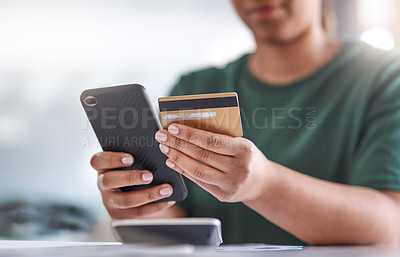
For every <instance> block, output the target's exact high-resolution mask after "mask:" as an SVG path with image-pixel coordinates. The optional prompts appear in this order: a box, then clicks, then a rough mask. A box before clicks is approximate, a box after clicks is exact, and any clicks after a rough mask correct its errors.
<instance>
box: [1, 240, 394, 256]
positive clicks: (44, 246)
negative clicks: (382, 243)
mask: <svg viewBox="0 0 400 257" xmlns="http://www.w3.org/2000/svg"><path fill="white" fill-rule="evenodd" d="M246 249H247V251H237V249H236V250H235V251H216V250H211V249H204V248H195V247H193V246H190V245H182V246H169V247H168V246H164V247H155V246H152V247H148V246H147V247H145V246H140V245H122V244H120V243H63V242H38V241H0V256H17V257H18V256H21V257H25V256H40V257H47V256H49V257H50V256H51V257H53V256H57V257H64V256H65V257H75V256H78V257H81V256H82V257H83V256H91V257H97V256H99V257H103V256H104V257H105V256H115V257H128V256H229V257H230V256H233V257H235V256H240V257H243V256H245V257H246V256H249V257H253V256H254V257H256V256H257V257H258V256H278V257H280V256H282V257H294V256H296V257H303V256H307V257H313V256H329V257H335V256H354V257H375V256H376V257H392V256H393V257H394V256H396V257H399V256H400V250H399V249H397V250H394V249H389V248H383V247H381V248H379V247H358V246H357V247H354V246H353V247H306V248H304V249H302V250H280V251H276V250H275V251H271V250H264V251H249V250H248V248H246Z"/></svg>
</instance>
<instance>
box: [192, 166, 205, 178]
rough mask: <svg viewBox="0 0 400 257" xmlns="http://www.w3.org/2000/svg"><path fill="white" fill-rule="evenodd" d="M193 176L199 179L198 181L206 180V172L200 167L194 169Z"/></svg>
mask: <svg viewBox="0 0 400 257" xmlns="http://www.w3.org/2000/svg"><path fill="white" fill-rule="evenodd" d="M193 176H194V177H195V178H196V179H197V180H202V179H203V178H204V171H203V169H202V168H201V167H200V166H197V167H195V168H194V170H193Z"/></svg>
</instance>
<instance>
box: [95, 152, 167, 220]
mask: <svg viewBox="0 0 400 257" xmlns="http://www.w3.org/2000/svg"><path fill="white" fill-rule="evenodd" d="M133 162H134V159H133V157H132V156H131V155H129V154H127V153H118V152H99V153H96V154H95V155H93V156H92V159H91V160H90V164H91V165H92V167H93V168H94V169H95V170H97V172H98V179H97V185H98V187H99V189H100V192H101V196H102V198H103V203H104V206H105V207H106V209H107V211H108V213H109V214H110V216H111V217H112V218H113V219H134V218H139V217H144V216H150V215H153V214H156V213H159V212H161V211H163V210H165V209H167V208H169V207H171V206H172V205H174V203H175V202H160V203H153V202H154V201H157V200H160V199H163V198H166V197H168V196H170V195H171V194H172V190H173V189H172V186H171V185H169V184H161V185H158V186H155V187H151V188H146V189H143V190H138V191H132V192H122V191H121V190H120V187H124V186H134V185H145V184H150V183H151V181H152V180H153V175H152V173H151V172H150V171H148V170H114V169H116V168H121V167H127V166H131V165H132V164H133Z"/></svg>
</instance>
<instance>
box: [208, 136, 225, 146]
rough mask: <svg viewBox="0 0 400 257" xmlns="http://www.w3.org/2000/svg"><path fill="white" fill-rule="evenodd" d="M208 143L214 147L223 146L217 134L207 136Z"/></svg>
mask: <svg viewBox="0 0 400 257" xmlns="http://www.w3.org/2000/svg"><path fill="white" fill-rule="evenodd" d="M206 145H207V146H208V147H212V148H219V147H221V140H219V139H218V138H217V137H215V136H209V137H207V141H206Z"/></svg>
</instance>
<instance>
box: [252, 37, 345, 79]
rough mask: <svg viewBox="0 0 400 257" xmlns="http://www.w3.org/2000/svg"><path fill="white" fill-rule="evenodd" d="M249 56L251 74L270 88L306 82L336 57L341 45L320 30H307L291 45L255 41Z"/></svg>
mask: <svg viewBox="0 0 400 257" xmlns="http://www.w3.org/2000/svg"><path fill="white" fill-rule="evenodd" d="M256 43H257V49H256V51H255V53H254V54H253V55H252V56H251V58H250V62H249V68H250V71H251V73H252V74H253V75H254V76H255V77H257V78H258V79H260V80H261V81H264V82H266V83H269V84H274V85H284V84H289V83H292V82H295V81H297V80H300V79H302V78H305V77H307V76H309V75H311V74H312V73H314V72H315V71H317V70H318V69H319V68H321V67H322V66H323V65H324V64H326V63H327V62H328V61H329V60H330V59H331V58H333V56H334V55H335V54H336V53H337V51H338V49H339V47H340V43H339V42H338V41H335V40H331V39H329V38H328V36H326V35H325V33H324V32H323V31H322V30H317V29H314V30H311V29H310V30H308V31H306V32H305V33H303V34H302V35H301V36H299V37H298V38H296V39H295V40H293V41H291V42H290V43H285V44H279V43H271V42H265V41H261V40H256Z"/></svg>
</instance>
